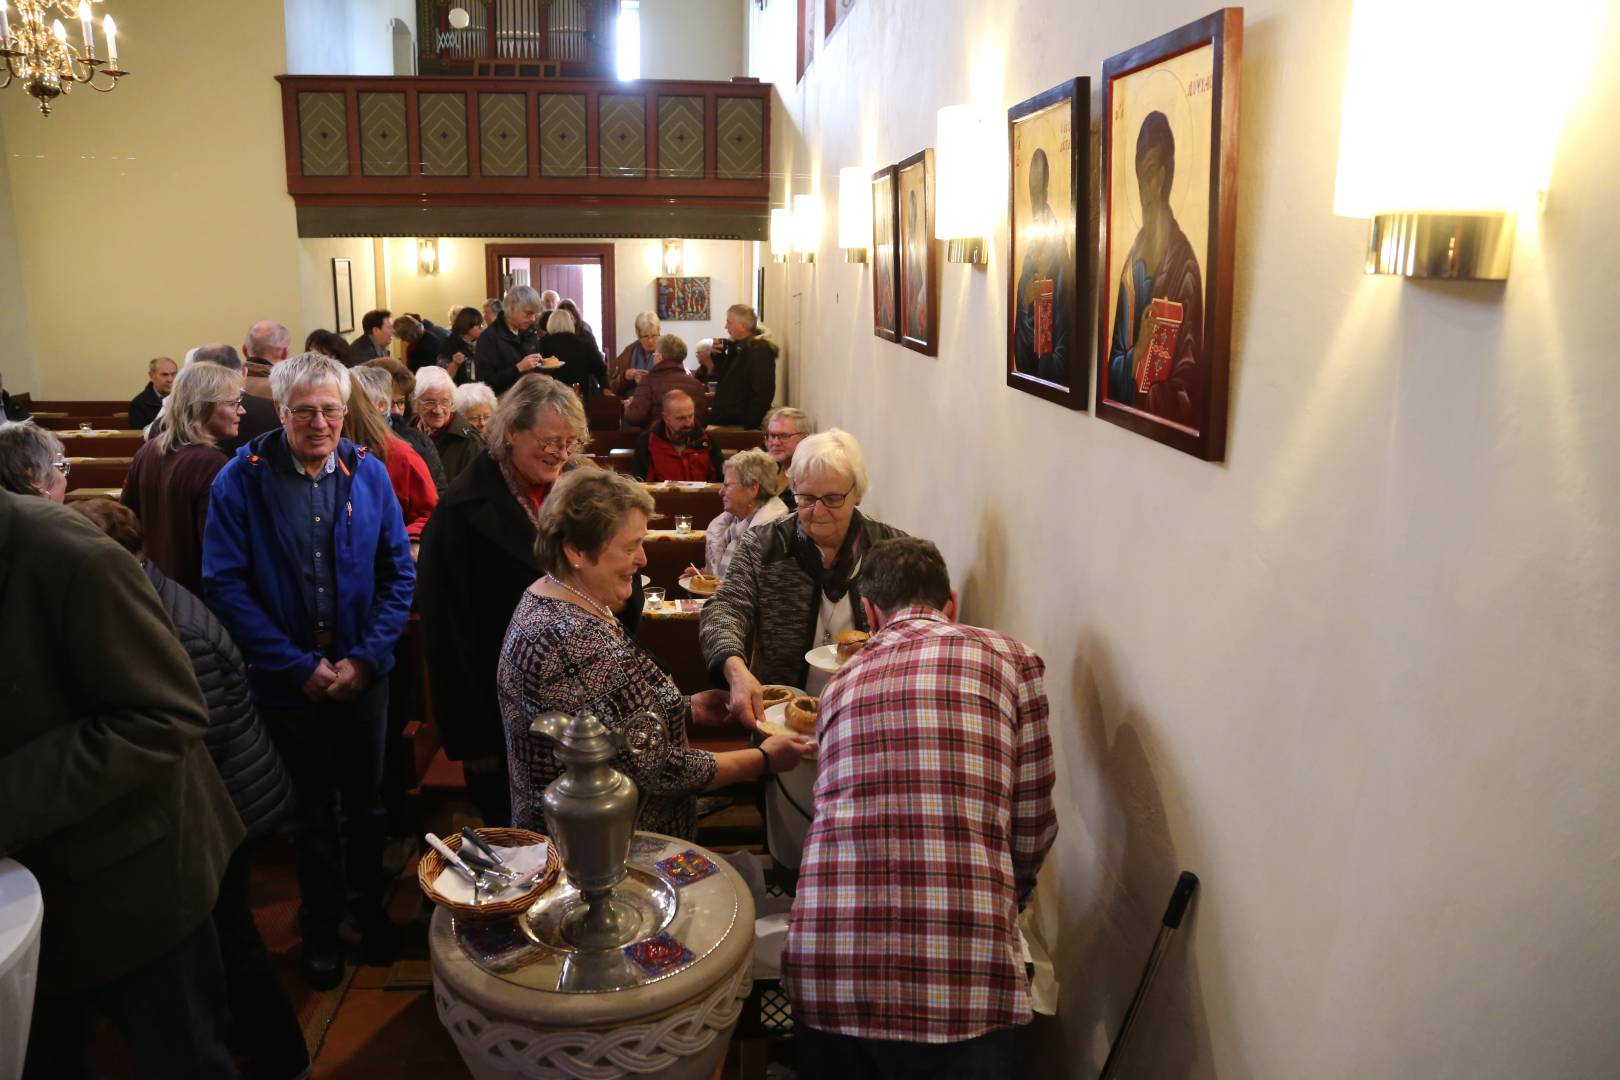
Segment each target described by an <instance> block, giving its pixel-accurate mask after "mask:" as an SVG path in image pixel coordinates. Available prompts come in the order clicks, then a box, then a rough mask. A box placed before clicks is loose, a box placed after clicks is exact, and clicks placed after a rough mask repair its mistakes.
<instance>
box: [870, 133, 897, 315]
mask: <svg viewBox="0 0 1620 1080" xmlns="http://www.w3.org/2000/svg"><path fill="white" fill-rule="evenodd" d="M896 172H898V170H897V169H896V168H895V167H894V166H893V165H890V166H888V167H887V168H883V169H879V170H878V171H877V172H875V173H873V174H872V333H874V334H876V335H877V336H878V337H880V338H883V339H884V340H885V341H899V340H900V303H899V296H900V262H899V259H898V258H897V256H898V254H899V251H900V228H899V221H898V219H897V218H896V216H895V212H894V208H895V187H896V182H895V173H896Z"/></svg>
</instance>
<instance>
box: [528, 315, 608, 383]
mask: <svg viewBox="0 0 1620 1080" xmlns="http://www.w3.org/2000/svg"><path fill="white" fill-rule="evenodd" d="M540 355H541V356H543V357H545V359H544V360H543V361H542V362H541V364H540V370H541V371H542V372H544V373H545V374H547V375H550V376H551V377H552V378H553V379H556V380H557V381H558V382H561V383H567V384H568V385H570V386H578V387H581V388H583V389H584V390H585V391H586V392H587V393H590V392H593V391H594V390H596V389H597V388H598V387H599V386H601V385H602V380H603V379H605V378H607V365H606V364H604V363H603V362H602V351H601V350H600V349H598V348H597V347H596V344H595V339H593V338H590V337H588V336H587V335H586V334H585V333H584V332H583V331H582V329H581V327H580V323H579V320H578V319H576V318H575V317H574V313H573V312H572V311H570V310H569V309H568V308H565V307H559V308H557V309H556V310H555V311H553V312H552V313H551V314H550V315H548V316H547V317H546V336H545V337H543V338H541V339H540Z"/></svg>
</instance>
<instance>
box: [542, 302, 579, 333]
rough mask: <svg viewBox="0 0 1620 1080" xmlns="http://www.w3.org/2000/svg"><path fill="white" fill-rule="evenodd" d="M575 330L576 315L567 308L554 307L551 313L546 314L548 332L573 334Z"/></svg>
mask: <svg viewBox="0 0 1620 1080" xmlns="http://www.w3.org/2000/svg"><path fill="white" fill-rule="evenodd" d="M575 331H576V327H575V326H574V317H573V316H572V315H570V314H569V313H568V309H567V308H552V310H551V314H550V315H547V316H546V333H548V334H572V333H574V332H575Z"/></svg>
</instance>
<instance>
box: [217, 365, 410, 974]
mask: <svg viewBox="0 0 1620 1080" xmlns="http://www.w3.org/2000/svg"><path fill="white" fill-rule="evenodd" d="M270 385H271V392H272V394H273V395H274V399H275V403H276V407H277V408H278V410H279V411H280V416H281V427H280V428H279V429H278V430H276V431H272V432H269V433H267V434H265V435H262V436H260V437H259V438H257V439H255V440H254V441H253V442H252V443H251V444H249V445H248V446H247V447H245V448H243V450H242V451H241V452H240V453H238V454H237V456H236V457H235V458H233V459H232V460H231V462H230V463H229V464H228V465H226V466H225V468H224V469H223V470H222V471H221V472H220V474H219V477H218V478H217V479H216V480H215V482H214V487H213V493H212V497H211V500H210V503H211V505H210V508H209V514H208V524H207V528H206V531H205V533H204V539H203V584H204V588H205V591H206V594H207V598H208V602H209V606H210V607H211V608H213V610H214V613H215V614H216V615H218V616H219V619H220V622H222V623H224V624H225V628H226V629H227V630H228V631H229V632H230V634H231V637H232V638H234V639H235V641H236V643H237V646H238V647H239V648H240V649H241V651H242V655H243V657H244V658H245V659H246V660H247V662H248V665H249V671H250V681H251V683H252V687H253V694H254V698H255V700H256V701H257V703H258V705H259V710H260V712H261V713H262V714H263V716H264V718H265V722H266V724H267V725H268V726H269V728H270V731H271V734H272V736H273V737H274V738H275V740H276V744H277V747H278V749H280V750H281V753H282V757H283V758H284V759H285V761H286V764H287V768H288V770H289V771H290V772H291V773H292V777H293V783H294V786H295V787H296V789H297V793H298V811H297V814H296V816H295V818H294V821H293V844H294V848H295V851H296V854H297V861H298V885H299V893H300V896H301V898H302V901H303V904H302V908H301V918H302V923H303V933H304V947H303V951H302V953H301V955H300V957H299V968H300V971H301V972H302V974H303V976H304V978H305V979H306V980H307V981H308V982H309V983H310V984H311V985H312V986H316V987H321V988H325V987H330V986H335V985H336V984H337V983H338V982H339V981H340V980H341V979H342V977H343V953H342V950H341V949H340V948H339V945H338V926H339V924H340V923H341V922H342V921H343V919H344V916H345V914H352V915H353V916H354V917H355V918H356V920H357V922H358V923H359V927H360V935H361V952H362V958H363V959H364V961H365V962H366V963H379V964H380V963H390V962H392V960H393V956H394V953H395V951H396V950H397V948H398V931H397V929H396V928H395V927H394V926H393V924H392V923H390V922H389V921H388V917H387V915H386V914H385V913H384V911H383V906H382V889H383V878H382V845H383V810H382V803H381V797H380V786H381V782H382V763H383V740H384V734H385V731H386V717H387V711H388V680H387V679H386V678H385V677H384V676H386V675H387V673H388V672H389V670H390V669H392V667H393V665H394V645H395V642H396V641H397V640H398V638H399V636H400V634H401V633H402V632H403V631H404V629H405V619H406V616H407V615H408V614H409V612H410V606H411V595H412V592H413V590H414V587H415V583H416V571H415V567H414V564H413V562H412V559H411V549H410V543H409V541H408V540H407V538H406V535H405V524H404V521H403V520H402V519H401V516H400V510H399V502H398V500H397V499H396V498H395V497H394V492H393V488H392V487H391V486H390V484H389V480H388V470H387V469H386V468H384V467H383V464H382V462H380V461H378V460H376V459H375V458H374V457H371V456H370V455H368V454H367V453H366V452H365V450H364V448H363V447H357V446H355V445H354V444H353V443H351V442H349V441H347V440H346V439H343V438H342V437H341V431H342V427H343V417H344V415H345V413H346V412H347V411H348V410H347V408H346V407H345V402H347V401H348V399H349V372H348V371H347V370H346V369H345V368H344V367H343V366H342V365H341V364H339V363H338V362H337V361H335V360H333V359H331V358H330V357H326V356H322V355H321V354H319V353H304V354H303V355H301V356H297V357H294V358H293V359H291V360H286V361H283V362H282V363H280V364H277V365H276V367H275V369H274V370H273V371H272V372H271V376H270ZM340 802H341V804H342V815H341V818H340V816H339V813H338V805H339V803H340Z"/></svg>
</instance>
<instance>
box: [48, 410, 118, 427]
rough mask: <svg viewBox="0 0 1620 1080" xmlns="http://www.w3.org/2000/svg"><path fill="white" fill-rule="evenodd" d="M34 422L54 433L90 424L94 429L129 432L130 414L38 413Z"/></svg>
mask: <svg viewBox="0 0 1620 1080" xmlns="http://www.w3.org/2000/svg"><path fill="white" fill-rule="evenodd" d="M34 421H35V422H36V423H38V424H39V426H40V427H42V428H50V429H51V430H52V431H72V430H75V429H77V428H78V427H79V425H80V424H89V425H90V426H91V427H93V428H102V429H113V430H118V431H127V430H129V413H127V412H124V413H96V414H91V413H64V414H61V415H58V414H56V413H52V412H42V413H40V412H36V413H35V414H34Z"/></svg>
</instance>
